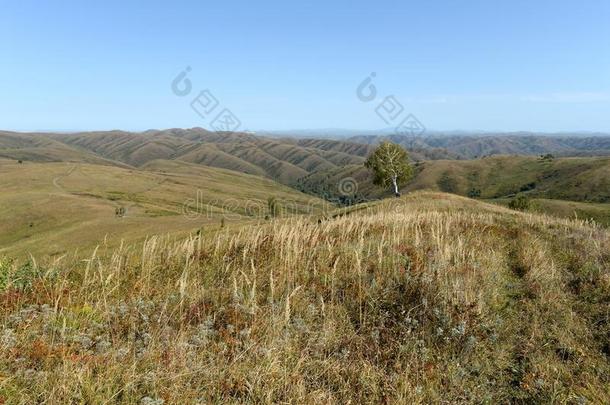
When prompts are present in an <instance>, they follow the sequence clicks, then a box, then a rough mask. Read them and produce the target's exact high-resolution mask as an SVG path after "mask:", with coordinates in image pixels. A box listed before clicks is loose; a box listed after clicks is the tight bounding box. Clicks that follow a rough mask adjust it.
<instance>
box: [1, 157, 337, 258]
mask: <svg viewBox="0 0 610 405" xmlns="http://www.w3.org/2000/svg"><path fill="white" fill-rule="evenodd" d="M0 178H1V179H2V187H3V189H2V194H0V255H2V254H14V255H20V256H22V255H25V254H28V253H34V254H43V253H44V254H51V255H60V254H64V253H73V252H74V250H76V249H83V248H90V247H94V246H96V245H98V244H106V245H107V246H111V247H112V246H115V245H117V244H120V243H121V240H122V239H124V240H125V241H134V240H140V239H142V238H144V237H146V236H147V235H152V234H159V233H181V232H182V233H185V232H187V233H188V232H194V231H197V230H198V229H200V228H203V229H204V230H207V229H210V228H217V227H218V226H220V221H221V218H225V221H226V222H227V223H228V224H230V223H234V222H243V221H248V220H252V221H260V220H263V219H264V217H265V215H267V214H268V208H267V199H268V198H269V197H275V198H276V200H277V202H276V204H277V207H278V208H277V209H278V210H279V211H282V212H283V213H284V214H285V215H293V214H302V213H307V214H309V213H312V212H316V211H317V210H321V209H323V207H324V205H325V204H324V202H322V201H321V200H319V199H317V198H315V197H312V196H309V195H305V194H302V193H299V192H297V191H295V190H294V189H291V188H289V187H286V186H283V185H280V184H278V183H275V182H273V181H271V180H268V179H265V178H262V177H257V176H252V175H247V174H243V173H238V172H234V171H229V170H221V169H216V168H210V167H205V166H200V165H193V164H189V163H185V162H179V161H164V160H157V161H152V162H149V163H148V164H147V165H146V167H145V168H144V169H142V170H140V169H125V168H119V167H113V166H107V165H91V164H78V163H31V162H24V163H23V164H18V163H15V162H13V161H6V160H4V161H3V160H0Z"/></svg>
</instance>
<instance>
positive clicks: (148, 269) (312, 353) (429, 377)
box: [0, 193, 610, 404]
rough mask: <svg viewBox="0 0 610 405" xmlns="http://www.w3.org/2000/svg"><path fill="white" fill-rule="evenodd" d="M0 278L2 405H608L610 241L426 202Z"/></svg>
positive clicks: (587, 232)
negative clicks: (545, 404) (546, 404)
mask: <svg viewBox="0 0 610 405" xmlns="http://www.w3.org/2000/svg"><path fill="white" fill-rule="evenodd" d="M1 266H2V267H1V268H2V272H0V274H1V275H2V279H0V286H1V288H0V305H1V306H2V311H1V312H0V322H1V324H2V336H1V337H0V339H1V340H0V402H4V403H7V404H13V403H15V404H17V403H22V404H29V403H49V404H59V403H87V404H89V403H141V404H161V403H165V404H183V403H202V404H203V403H340V404H343V403H352V404H358V403H397V402H398V403H439V402H440V403H507V402H517V403H534V402H556V403H585V402H590V403H603V402H605V401H607V398H608V397H609V395H610V385H609V384H610V362H609V360H608V355H609V354H610V338H609V332H610V324H609V322H608V321H609V319H608V311H609V306H610V234H609V232H608V231H607V230H606V229H603V228H600V227H597V226H595V225H594V224H591V223H586V222H581V221H571V220H563V219H554V218H550V217H546V216H540V215H536V214H522V213H516V212H513V211H509V210H507V209H505V208H502V207H499V206H495V205H490V204H484V203H480V202H475V201H472V200H468V199H465V198H460V197H456V196H450V195H446V194H440V193H414V194H412V195H409V196H407V197H404V198H402V199H400V200H389V201H385V202H383V203H380V204H377V205H373V206H370V207H368V208H367V209H363V210H358V211H353V212H351V213H348V214H347V215H343V216H337V217H336V218H335V219H332V220H327V221H323V222H322V223H317V222H316V221H314V220H313V219H311V218H307V217H303V218H292V219H288V220H276V221H272V222H271V223H269V224H267V225H262V226H246V227H243V228H241V229H239V230H228V229H223V230H220V231H218V232H217V233H215V234H213V235H205V236H202V237H195V236H193V237H189V238H187V239H185V240H181V241H175V240H170V239H168V238H161V237H153V238H150V239H148V240H147V241H146V242H145V243H144V245H143V247H142V248H141V249H135V248H133V247H120V248H118V249H117V250H116V251H115V252H114V254H113V255H111V256H109V257H102V256H99V255H97V254H96V253H95V252H93V253H92V254H91V255H90V257H89V259H87V260H85V261H82V262H75V263H71V262H69V261H65V259H64V260H60V261H55V262H48V263H35V262H33V263H31V264H29V265H25V266H24V265H20V264H17V263H10V262H8V261H6V260H5V261H4V262H3V263H2V265H1Z"/></svg>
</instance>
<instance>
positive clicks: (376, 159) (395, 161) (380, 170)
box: [364, 142, 413, 197]
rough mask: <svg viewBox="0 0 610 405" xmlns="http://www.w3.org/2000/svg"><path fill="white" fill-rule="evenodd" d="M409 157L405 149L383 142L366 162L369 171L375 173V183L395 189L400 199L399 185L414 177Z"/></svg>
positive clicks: (395, 193)
mask: <svg viewBox="0 0 610 405" xmlns="http://www.w3.org/2000/svg"><path fill="white" fill-rule="evenodd" d="M408 158H409V155H408V153H407V151H406V150H404V148H402V147H401V146H400V145H396V144H395V143H391V142H382V143H381V144H380V145H379V146H378V147H377V149H375V151H374V152H373V154H371V156H369V158H368V159H367V160H366V162H364V166H365V167H366V168H367V169H370V170H372V171H373V173H374V175H375V178H374V179H373V183H375V184H377V185H380V186H383V187H389V186H390V185H392V186H393V187H394V195H395V196H396V197H400V192H399V191H398V183H399V182H400V183H402V182H405V181H407V180H409V179H410V178H411V176H413V168H412V167H411V165H410V164H409V159H408Z"/></svg>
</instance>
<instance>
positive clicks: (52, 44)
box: [0, 0, 610, 131]
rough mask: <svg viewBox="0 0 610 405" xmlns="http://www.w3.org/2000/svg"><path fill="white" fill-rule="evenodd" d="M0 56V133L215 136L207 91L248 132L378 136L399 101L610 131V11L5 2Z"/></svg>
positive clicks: (448, 112)
mask: <svg viewBox="0 0 610 405" xmlns="http://www.w3.org/2000/svg"><path fill="white" fill-rule="evenodd" d="M500 3H501V4H500ZM0 51H1V54H2V59H1V63H0V94H1V95H2V97H1V98H0V128H1V129H12V130H84V129H113V128H120V129H126V130H144V129H148V128H169V127H193V126H203V127H209V122H208V121H206V120H205V119H202V118H201V117H199V116H198V115H197V114H196V113H195V112H194V111H193V110H192V109H191V108H190V106H189V104H190V101H191V99H193V98H194V97H195V96H196V95H197V94H198V93H199V91H200V90H204V89H209V90H210V91H211V92H212V93H213V94H214V96H215V97H216V98H217V99H218V101H219V103H220V106H221V107H227V108H229V109H230V110H232V111H233V112H234V113H235V115H236V116H237V117H238V118H239V119H240V120H241V122H242V129H298V128H350V129H375V128H383V127H386V125H385V124H384V123H383V122H382V121H381V120H380V118H379V117H378V116H377V115H376V114H375V106H376V103H378V102H379V101H380V100H381V98H382V97H383V96H387V95H395V96H396V99H397V100H399V101H400V102H401V103H402V104H404V107H405V111H408V112H410V113H413V114H414V115H415V116H416V117H418V118H419V120H420V121H422V122H423V123H424V125H425V126H426V127H427V128H431V129H439V130H449V129H483V130H536V131H574V130H592V131H610V2H609V1H607V0H598V1H586V0H585V1H561V0H559V1H557V0H556V1H544V0H538V1H532V0H530V1H502V2H500V1H375V2H373V1H366V2H364V1H301V2H288V1H267V2H257V1H232V2H223V1H213V2H212V1H183V2H180V1H174V2H172V4H170V2H161V1H158V2H157V1H131V2H127V1H103V2H84V1H78V2H77V1H54V2H51V1H44V2H43V1H29V0H23V1H3V2H2V9H1V12H0ZM187 66H190V67H191V68H192V70H191V72H190V74H189V76H188V78H189V79H190V80H191V83H192V87H193V90H192V94H190V95H189V96H186V97H178V96H176V95H174V94H173V93H172V91H171V82H172V80H173V79H174V78H175V77H176V76H177V75H178V74H179V73H180V72H181V71H182V70H183V69H185V67H187ZM371 72H375V73H376V78H375V80H374V82H373V83H374V85H375V86H376V88H377V90H378V99H376V100H374V101H372V102H368V103H364V102H362V101H360V100H359V99H358V98H357V97H356V88H357V86H358V85H359V84H360V83H361V82H362V80H363V79H364V78H366V77H367V76H368V75H369V74H370V73H371ZM219 108H220V107H219Z"/></svg>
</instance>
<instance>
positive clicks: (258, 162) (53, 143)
mask: <svg viewBox="0 0 610 405" xmlns="http://www.w3.org/2000/svg"><path fill="white" fill-rule="evenodd" d="M382 140H389V141H392V142H395V143H398V144H400V145H402V146H404V147H405V148H406V149H408V150H409V155H410V157H411V159H412V160H414V161H425V160H441V159H443V160H464V159H476V158H480V157H484V156H491V155H507V154H510V155H541V154H549V153H550V154H554V155H557V156H606V155H610V136H603V135H599V136H580V135H579V136H549V135H534V134H528V133H519V134H499V135H491V134H473V135H448V134H442V133H438V134H436V135H426V136H420V137H411V136H405V135H395V134H394V135H360V136H354V137H351V138H347V139H341V140H337V139H329V138H324V139H316V138H294V137H267V136H260V135H256V134H252V133H248V132H232V133H231V132H212V131H208V130H206V129H203V128H190V129H180V128H171V129H165V130H148V131H144V132H127V131H120V130H114V131H92V132H76V133H17V132H8V131H0V157H4V158H9V159H15V160H30V161H43V162H44V161H71V162H84V163H94V164H105V165H116V166H121V167H141V166H143V165H146V164H147V163H149V162H151V161H154V160H159V159H161V160H177V161H183V162H188V163H195V164H201V165H205V166H211V167H217V168H222V169H229V170H235V171H239V172H243V173H248V174H254V175H259V176H264V177H268V178H271V179H274V180H276V181H279V182H281V183H283V184H287V185H295V184H297V183H298V182H299V180H300V179H302V178H305V177H307V176H310V175H312V174H314V173H321V172H337V171H338V170H339V171H340V169H341V168H342V167H346V166H353V165H362V163H363V162H364V160H365V159H366V157H367V156H368V155H369V154H370V153H371V151H372V150H373V149H374V147H375V145H376V144H378V143H379V142H380V141H382Z"/></svg>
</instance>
